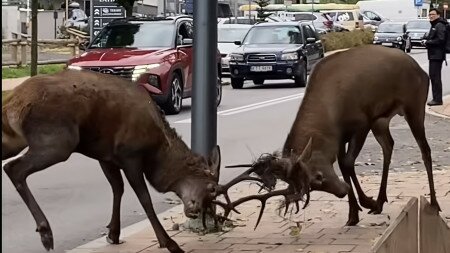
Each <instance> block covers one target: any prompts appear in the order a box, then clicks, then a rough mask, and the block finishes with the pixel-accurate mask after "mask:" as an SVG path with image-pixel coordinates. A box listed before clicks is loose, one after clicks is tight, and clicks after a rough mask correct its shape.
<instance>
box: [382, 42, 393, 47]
mask: <svg viewBox="0 0 450 253" xmlns="http://www.w3.org/2000/svg"><path fill="white" fill-rule="evenodd" d="M382 45H383V46H392V43H390V42H389V43H388V42H384V43H382Z"/></svg>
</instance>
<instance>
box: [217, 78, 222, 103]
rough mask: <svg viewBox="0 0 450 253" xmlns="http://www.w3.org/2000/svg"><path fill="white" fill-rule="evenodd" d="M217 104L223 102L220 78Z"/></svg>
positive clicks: (218, 80)
mask: <svg viewBox="0 0 450 253" xmlns="http://www.w3.org/2000/svg"><path fill="white" fill-rule="evenodd" d="M216 101H217V106H219V105H220V102H222V81H221V80H220V78H218V79H217V99H216Z"/></svg>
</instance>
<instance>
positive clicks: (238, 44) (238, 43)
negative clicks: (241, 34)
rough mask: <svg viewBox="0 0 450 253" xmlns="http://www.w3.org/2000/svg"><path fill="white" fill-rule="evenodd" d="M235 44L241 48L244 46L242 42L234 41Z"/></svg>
mask: <svg viewBox="0 0 450 253" xmlns="http://www.w3.org/2000/svg"><path fill="white" fill-rule="evenodd" d="M234 44H235V45H236V46H240V45H242V42H241V41H240V40H235V41H234Z"/></svg>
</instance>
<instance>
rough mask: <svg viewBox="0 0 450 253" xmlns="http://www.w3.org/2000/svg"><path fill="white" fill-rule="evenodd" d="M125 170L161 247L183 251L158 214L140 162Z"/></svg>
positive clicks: (176, 252) (173, 250) (171, 250)
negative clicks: (166, 229)
mask: <svg viewBox="0 0 450 253" xmlns="http://www.w3.org/2000/svg"><path fill="white" fill-rule="evenodd" d="M124 172H125V176H126V177H127V179H128V182H129V183H130V185H131V187H132V188H133V190H134V192H135V193H136V195H137V197H138V198H139V202H140V203H141V205H142V207H143V208H144V210H145V213H146V214H147V217H148V219H149V220H150V223H151V224H152V227H153V229H154V230H155V234H156V237H157V238H158V242H159V246H160V247H161V248H167V249H168V250H169V251H170V252H171V253H183V252H184V251H183V250H182V249H181V248H180V247H179V246H178V244H177V243H176V242H175V241H174V240H172V238H170V237H169V235H168V234H167V232H166V231H165V230H164V228H163V226H162V225H161V223H160V222H159V220H158V217H157V216H156V213H155V210H154V209H153V204H152V199H151V197H150V193H149V192H148V188H147V185H146V184H145V180H144V174H143V171H142V170H141V166H140V164H139V165H138V166H136V165H134V166H125V168H124Z"/></svg>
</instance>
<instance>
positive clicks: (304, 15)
mask: <svg viewBox="0 0 450 253" xmlns="http://www.w3.org/2000/svg"><path fill="white" fill-rule="evenodd" d="M294 17H295V20H296V21H297V20H316V19H317V17H316V16H314V15H312V14H309V13H301V14H295V15H294Z"/></svg>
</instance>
